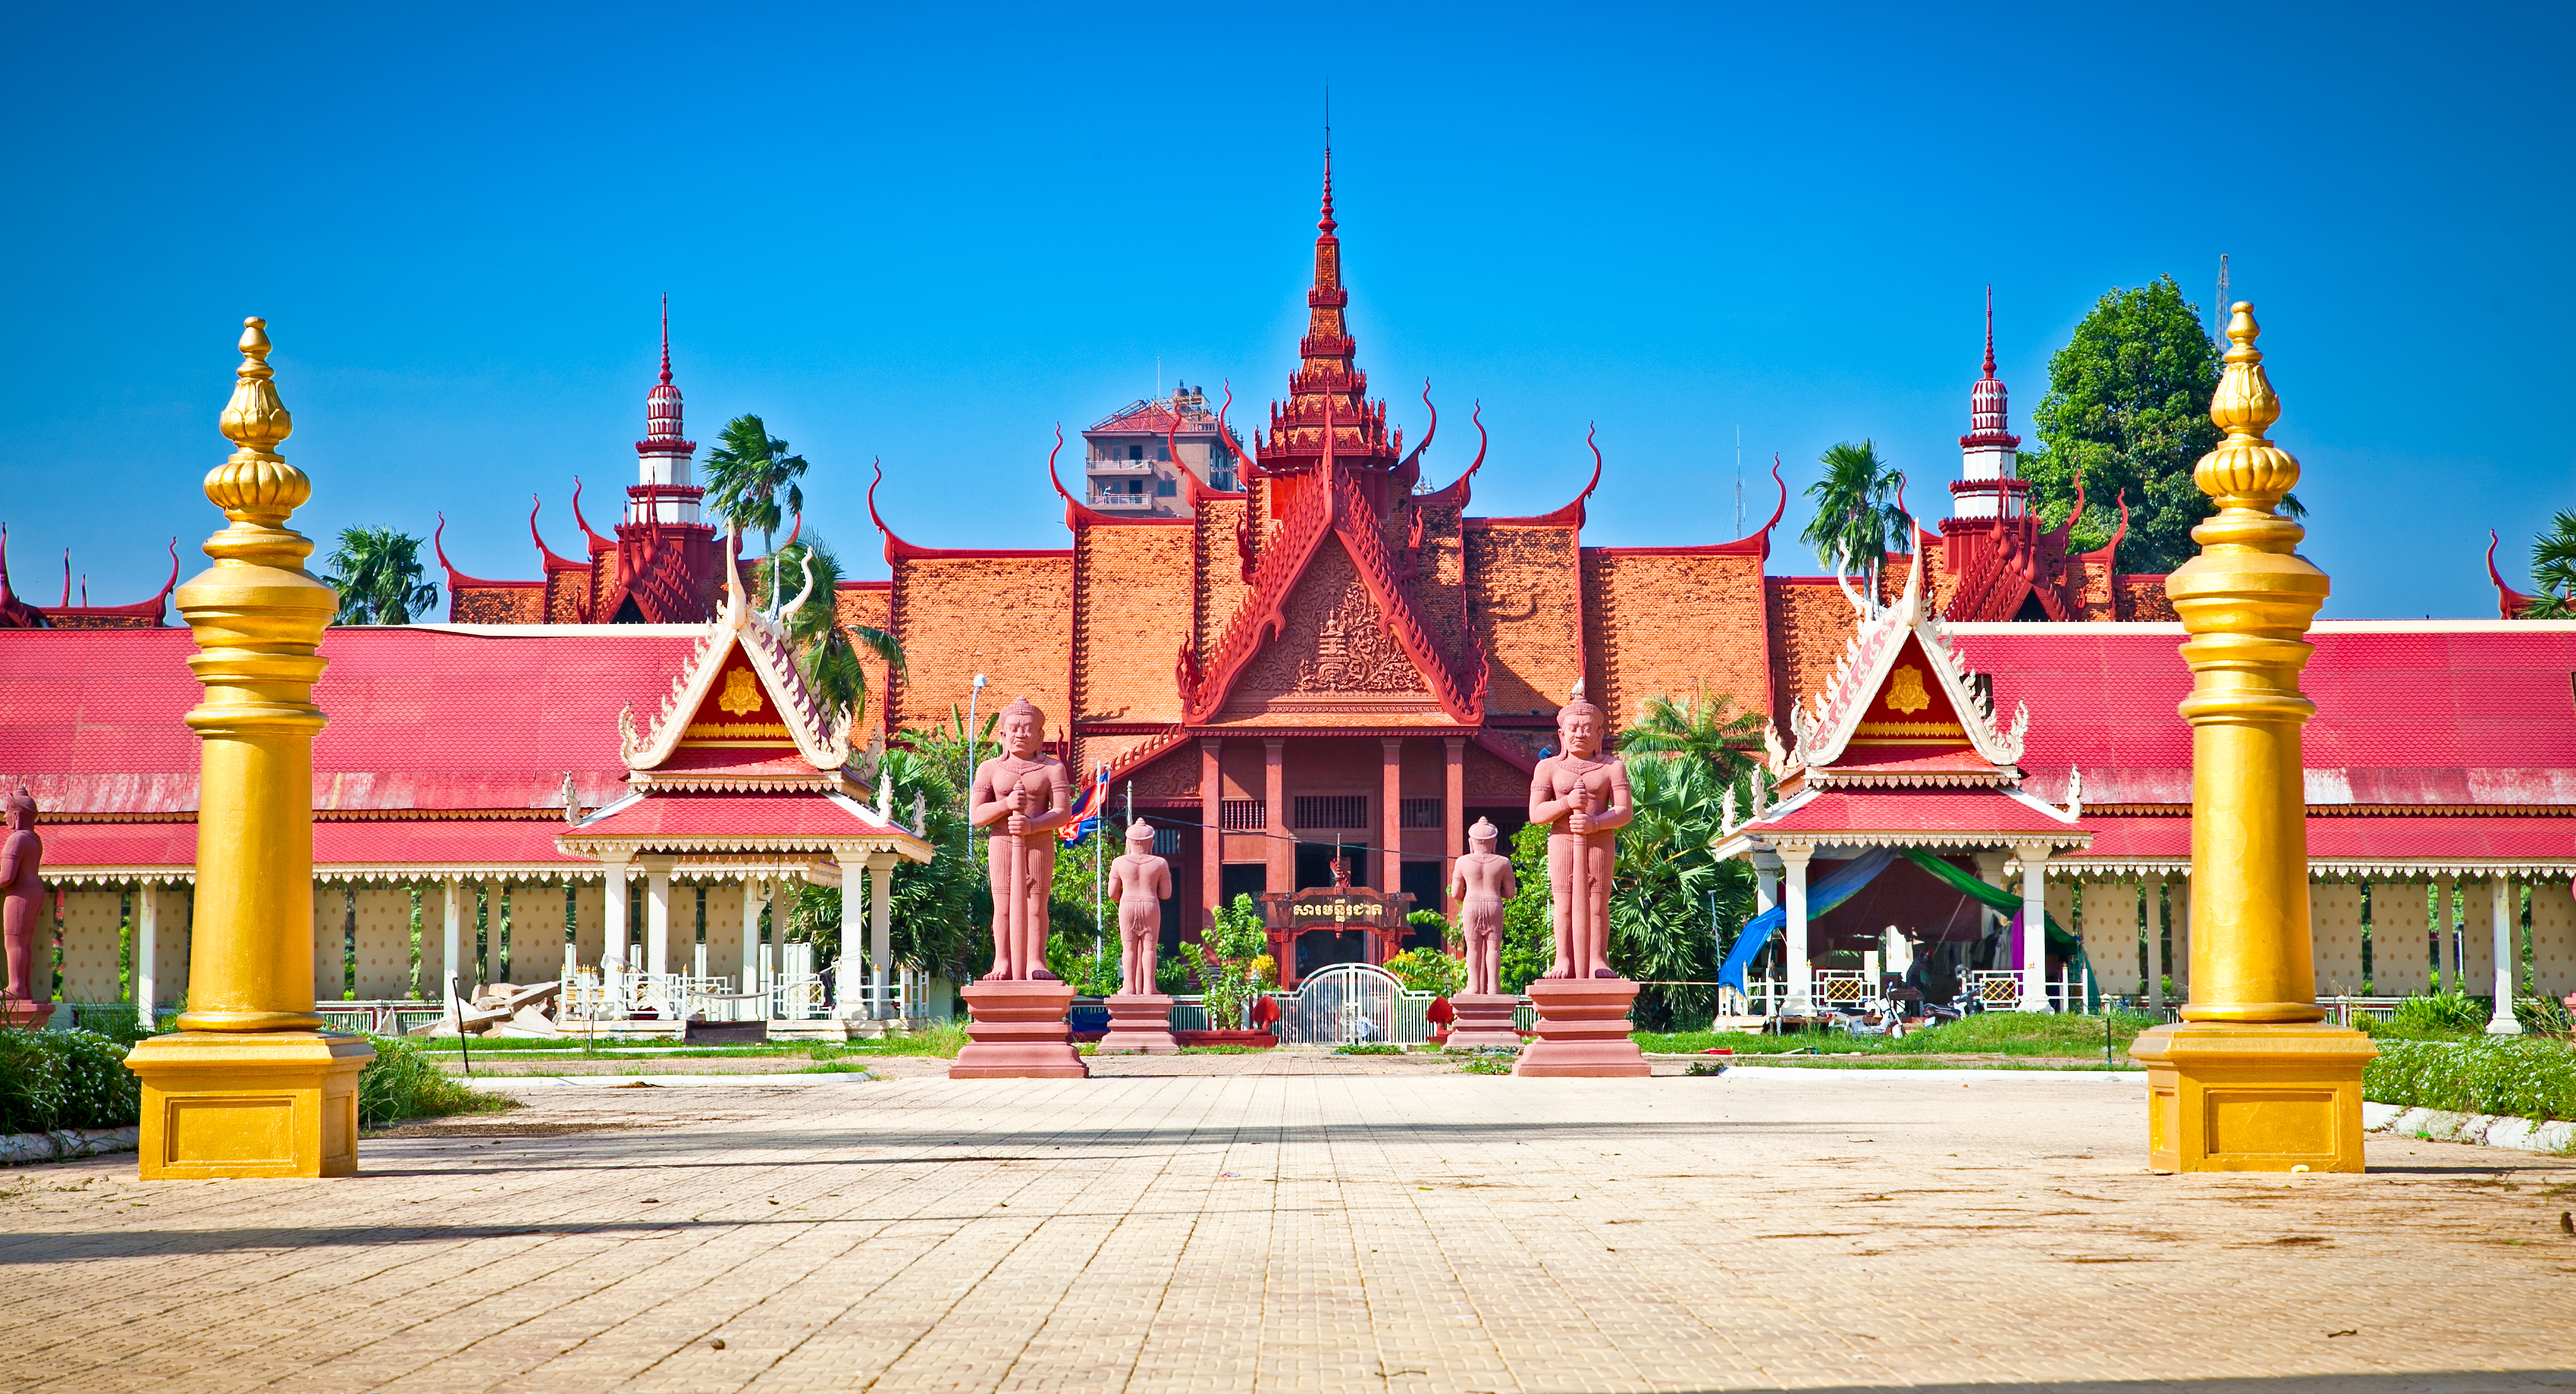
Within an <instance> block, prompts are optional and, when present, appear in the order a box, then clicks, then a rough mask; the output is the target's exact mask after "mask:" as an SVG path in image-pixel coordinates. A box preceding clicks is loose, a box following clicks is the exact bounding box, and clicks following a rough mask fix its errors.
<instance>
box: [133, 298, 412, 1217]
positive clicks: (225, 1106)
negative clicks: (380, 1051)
mask: <svg viewBox="0 0 2576 1394" xmlns="http://www.w3.org/2000/svg"><path fill="white" fill-rule="evenodd" d="M243 324H244V326H245V328H244V330H243V333H242V337H241V351H242V363H241V368H240V369H239V371H238V373H237V377H238V381H237V382H236V383H235V384H234V387H233V395H232V400H231V401H230V402H229V403H227V404H226V405H225V407H224V413H223V418H222V422H221V427H222V430H223V433H224V435H225V436H226V437H227V438H229V439H230V440H231V441H232V442H233V443H234V445H236V446H238V447H239V448H238V449H236V450H235V451H234V452H233V454H232V458H230V459H228V460H226V461H225V462H224V463H222V464H221V465H218V466H216V467H215V469H214V472H213V473H211V474H208V475H207V476H206V497H207V498H208V499H210V500H212V501H213V502H214V504H215V506H216V507H218V508H220V509H222V510H223V511H224V516H225V517H227V518H229V519H231V520H232V526H230V527H228V528H225V529H224V530H223V531H221V532H219V533H216V534H215V535H214V536H213V537H211V538H208V539H207V540H206V546H205V551H206V555H207V556H208V557H209V558H212V559H213V561H214V565H213V566H212V567H210V568H208V569H207V570H206V571H204V572H203V573H201V574H199V575H198V576H196V577H194V578H193V579H191V580H190V581H189V582H188V583H187V584H186V585H183V586H181V587H179V590H178V597H177V598H178V603H179V614H180V616H181V617H182V618H184V619H186V620H187V621H188V627H189V628H190V629H193V630H194V631H196V641H197V650H198V651H197V653H196V654H195V655H194V656H192V657H190V658H189V660H188V667H189V668H190V669H192V670H193V671H194V672H195V673H196V675H197V680H198V681H199V682H201V683H203V684H204V685H205V689H206V699H205V701H204V702H203V703H202V704H201V705H199V706H198V707H197V708H196V710H194V711H191V712H189V713H188V716H187V721H188V726H189V727H190V729H192V730H194V731H195V732H196V733H197V736H198V738H199V740H200V741H202V742H203V761H204V763H203V770H202V774H201V777H200V781H199V793H198V800H197V828H198V837H197V900H196V917H195V920H196V923H195V926H194V930H193V942H192V953H191V956H190V958H191V961H190V965H189V984H188V1010H186V1011H184V1012H181V1013H180V1014H179V1031H178V1033H177V1034H175V1035H168V1036H155V1037H153V1038H152V1039H150V1040H148V1041H144V1042H143V1043H141V1044H140V1045H137V1046H136V1047H135V1048H134V1050H133V1052H132V1054H130V1055H128V1056H127V1057H126V1066H127V1068H129V1069H131V1070H133V1071H134V1073H135V1074H137V1075H139V1076H141V1077H142V1082H143V1127H142V1144H141V1153H142V1158H141V1162H142V1172H143V1176H144V1179H146V1180H153V1179H160V1178H180V1177H190V1178H205V1177H231V1176H346V1175H348V1174H350V1173H352V1172H354V1171H356V1170H357V1169H358V1096H357V1086H358V1071H359V1069H360V1068H361V1067H363V1066H364V1065H365V1064H366V1062H367V1061H369V1060H371V1059H373V1058H375V1052H374V1051H373V1050H371V1049H369V1048H368V1046H367V1044H366V1042H365V1041H363V1040H361V1039H359V1038H358V1037H356V1036H348V1035H340V1034H336V1033H331V1032H325V1031H322V1030H320V1029H319V1028H320V1027H321V1025H322V1019H321V1018H320V1017H319V1016H316V1015H314V1012H313V933H312V921H313V734H314V732H316V731H319V730H321V729H322V710H321V708H319V707H316V706H314V705H313V680H314V679H315V678H317V677H320V676H321V674H322V664H323V660H322V659H321V658H320V657H319V656H318V655H317V654H316V653H315V649H316V647H317V646H318V645H319V644H320V643H321V640H322V630H323V628H324V627H325V626H327V625H328V624H330V622H331V617H332V615H333V613H334V612H335V611H336V610H337V609H338V606H339V598H338V597H337V596H335V595H334V594H333V593H332V591H331V588H330V587H328V586H326V585H324V584H322V583H321V582H320V581H318V580H315V579H314V578H313V577H312V576H311V575H310V574H309V573H307V572H306V571H305V570H304V558H305V557H307V556H310V555H311V554H312V552H313V543H312V541H311V540H310V539H308V538H306V537H304V536H303V535H301V534H299V533H296V532H293V531H291V530H289V529H288V528H286V527H285V526H284V524H285V522H286V519H287V516H288V515H289V514H291V513H293V512H294V511H295V509H296V507H297V506H298V505H300V504H302V503H303V502H304V500H305V499H306V498H307V497H309V496H310V495H311V494H312V485H311V484H310V483H309V482H307V481H306V479H305V477H304V474H303V472H302V471H300V470H298V469H296V468H295V467H294V466H293V465H290V464H288V463H286V461H285V460H284V459H283V458H282V457H280V456H279V455H278V454H277V445H278V443H279V442H281V441H283V440H285V439H286V436H287V433H288V432H289V431H291V430H293V429H294V427H293V423H292V421H291V419H290V418H289V417H288V415H287V411H286V407H285V405H284V404H283V403H281V402H279V401H278V398H277V389H276V388H275V387H274V386H272V385H271V383H270V377H271V376H272V374H271V371H270V369H269V366H268V363H267V361H266V360H267V357H268V347H269V346H268V335H267V334H266V333H265V332H264V329H265V324H264V322H263V321H261V320H257V319H251V320H245V321H243Z"/></svg>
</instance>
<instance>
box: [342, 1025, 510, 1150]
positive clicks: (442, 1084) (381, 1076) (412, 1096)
mask: <svg viewBox="0 0 2576 1394" xmlns="http://www.w3.org/2000/svg"><path fill="white" fill-rule="evenodd" d="M367 1044H369V1045H371V1046H374V1047H375V1048H376V1058H375V1059H373V1060H370V1061H368V1062H367V1066H366V1068H365V1069H363V1070H360V1071H359V1072H358V1126H359V1127H362V1128H381V1127H384V1126H385V1125H386V1124H389V1123H399V1122H401V1121H403V1120H404V1119H406V1118H443V1117H446V1116H448V1115H449V1114H456V1113H500V1112H502V1111H504V1110H506V1109H512V1108H516V1107H518V1105H517V1104H516V1103H514V1102H513V1101H511V1100H509V1099H505V1098H503V1097H501V1096H500V1095H498V1094H486V1093H484V1092H483V1091H482V1090H479V1089H476V1088H475V1087H474V1086H472V1085H470V1084H467V1083H465V1082H463V1081H461V1080H458V1079H454V1078H451V1077H450V1076H449V1075H448V1074H447V1073H446V1072H445V1071H443V1070H441V1069H439V1067H438V1062H437V1061H436V1060H435V1059H432V1058H431V1056H430V1054H429V1052H428V1051H425V1050H422V1049H421V1048H420V1047H419V1046H418V1045H416V1044H414V1043H413V1042H411V1041H407V1040H401V1039H397V1038H391V1037H385V1036H369V1037H367Z"/></svg>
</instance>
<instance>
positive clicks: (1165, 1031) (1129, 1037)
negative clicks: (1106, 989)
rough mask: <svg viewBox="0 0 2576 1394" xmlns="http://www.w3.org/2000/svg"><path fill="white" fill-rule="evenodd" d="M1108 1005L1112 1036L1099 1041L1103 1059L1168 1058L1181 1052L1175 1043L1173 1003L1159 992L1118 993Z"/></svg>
mask: <svg viewBox="0 0 2576 1394" xmlns="http://www.w3.org/2000/svg"><path fill="white" fill-rule="evenodd" d="M1108 1001H1109V1033H1108V1034H1107V1035H1104V1036H1102V1037H1101V1038H1100V1049H1099V1052H1098V1053H1099V1054H1102V1055H1169V1054H1171V1053H1172V1052H1173V1051H1176V1050H1179V1049H1180V1048H1181V1043H1180V1042H1178V1041H1175V1040H1173V1039H1172V999H1171V998H1169V997H1166V996H1164V995H1163V994H1161V993H1159V992H1140V993H1126V992H1121V993H1115V994H1113V995H1111V996H1110V998H1109V999H1108Z"/></svg>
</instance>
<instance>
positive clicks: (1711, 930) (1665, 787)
mask: <svg viewBox="0 0 2576 1394" xmlns="http://www.w3.org/2000/svg"><path fill="white" fill-rule="evenodd" d="M1628 786H1629V789H1630V792H1631V793H1632V794H1633V796H1634V800H1635V803H1634V806H1635V808H1636V816H1635V817H1634V818H1633V819H1632V820H1631V821H1630V822H1629V824H1628V826H1627V827H1625V828H1622V829H1620V830H1619V858H1618V862H1617V870H1616V872H1615V873H1614V879H1613V883H1612V887H1611V895H1610V966H1611V967H1613V968H1616V969H1618V970H1619V972H1620V973H1621V974H1623V975H1624V976H1626V977H1628V978H1630V979H1633V980H1635V981H1638V982H1654V983H1704V982H1708V981H1710V980H1712V979H1714V978H1715V977H1716V976H1717V924H1720V923H1730V922H1731V923H1735V924H1741V923H1743V920H1744V917H1745V915H1746V914H1747V913H1748V912H1749V910H1750V908H1751V904H1752V885H1753V873H1752V870H1751V868H1749V867H1747V866H1746V865H1745V864H1744V863H1743V862H1741V861H1719V860H1718V859H1717V857H1716V856H1715V855H1714V854H1713V853H1712V852H1711V850H1710V844H1711V843H1712V842H1714V841H1715V840H1716V839H1717V835H1718V825H1719V821H1720V809H1721V805H1722V801H1723V791H1724V789H1725V787H1726V781H1725V779H1724V778H1722V777H1721V776H1720V774H1719V772H1718V771H1717V769H1715V768H1714V767H1712V766H1711V765H1709V764H1708V763H1706V762H1704V761H1701V760H1696V759H1692V758H1689V757H1687V756H1680V755H1652V754H1638V755H1633V756H1631V757H1630V758H1629V760H1628ZM1712 911H1714V913H1715V915H1716V922H1715V923H1712V920H1711V914H1712ZM1715 994H1716V990H1715V989H1714V988H1707V987H1648V988H1645V989H1643V990H1641V991H1640V992H1639V993H1638V994H1637V1008H1636V1013H1637V1022H1638V1024H1639V1025H1641V1026H1643V1027H1645V1028H1647V1029H1648V1030H1658V1031H1664V1030H1672V1029H1674V1028H1675V1027H1677V1026H1681V1025H1698V1024H1702V1023H1703V1022H1704V1021H1705V1019H1706V1017H1707V1016H1708V1015H1709V1014H1710V1013H1711V1012H1713V1011H1714V1010H1715V1008H1716V995H1715Z"/></svg>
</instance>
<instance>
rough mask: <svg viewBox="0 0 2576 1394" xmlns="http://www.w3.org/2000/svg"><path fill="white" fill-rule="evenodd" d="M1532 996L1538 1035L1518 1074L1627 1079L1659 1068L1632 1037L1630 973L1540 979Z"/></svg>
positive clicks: (1526, 1050) (1531, 988)
mask: <svg viewBox="0 0 2576 1394" xmlns="http://www.w3.org/2000/svg"><path fill="white" fill-rule="evenodd" d="M1529 995H1530V1001H1532V1002H1534V1003H1536V1004H1538V1039H1537V1040H1534V1041H1532V1042H1530V1043H1529V1044H1528V1045H1527V1046H1526V1047H1524V1048H1522V1050H1521V1058H1520V1063H1518V1064H1516V1065H1514V1066H1512V1073H1513V1074H1516V1075H1528V1076H1532V1077H1535V1078H1541V1079H1626V1078H1632V1077H1643V1076H1646V1075H1650V1074H1653V1073H1654V1071H1653V1070H1652V1069H1651V1068H1649V1067H1648V1066H1647V1064H1646V1057H1645V1055H1644V1054H1643V1053H1642V1052H1640V1051H1639V1050H1638V1049H1637V1043H1636V1042H1635V1041H1633V1040H1630V1039H1629V1038H1628V1009H1629V1008H1630V1007H1631V1006H1633V1005H1635V1003H1636V1001H1637V985H1636V984H1635V983H1632V982H1630V981H1628V980H1627V979H1626V978H1554V979H1551V978H1541V979H1539V980H1538V981H1537V982H1534V983H1531V984H1530V985H1529ZM1463 1000H1465V999H1463V998H1453V999H1452V1001H1453V1002H1455V1001H1463Z"/></svg>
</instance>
